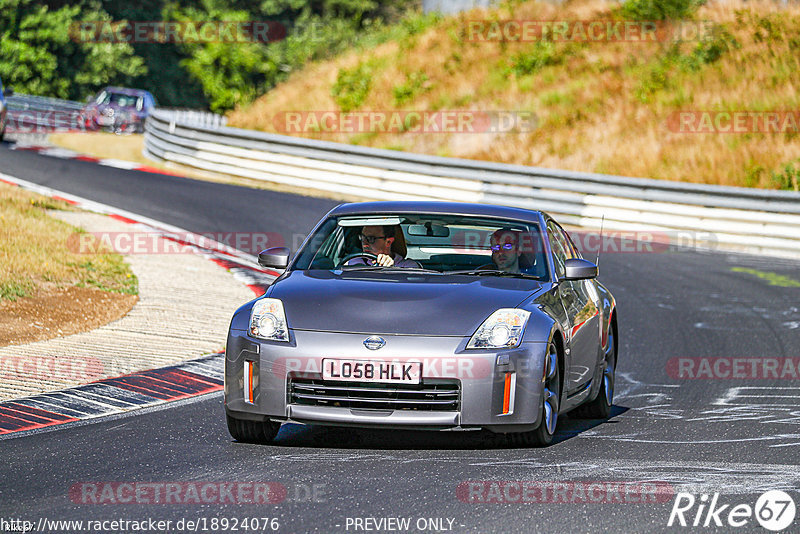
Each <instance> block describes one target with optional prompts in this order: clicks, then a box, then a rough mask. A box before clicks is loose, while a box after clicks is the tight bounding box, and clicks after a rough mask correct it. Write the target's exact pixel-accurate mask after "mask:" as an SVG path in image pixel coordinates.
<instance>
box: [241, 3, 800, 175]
mask: <svg viewBox="0 0 800 534" xmlns="http://www.w3.org/2000/svg"><path fill="white" fill-rule="evenodd" d="M617 5H618V4H617V3H612V2H605V1H600V0H576V1H574V2H568V3H566V4H564V5H553V4H546V3H537V2H525V3H521V4H517V5H516V6H513V7H511V8H507V9H505V10H494V11H482V10H474V11H472V12H469V13H466V14H462V15H461V16H460V17H451V18H448V19H444V20H443V21H441V22H440V23H438V24H436V25H435V26H433V27H432V28H430V29H428V30H427V31H425V32H423V33H421V34H417V35H413V36H410V37H408V38H406V39H404V40H402V41H401V42H390V43H386V44H383V45H380V46H378V47H377V48H374V49H372V50H369V51H367V52H361V53H355V52H354V53H351V54H349V55H345V56H341V57H338V58H335V59H333V60H330V61H325V62H319V63H315V64H311V65H309V66H308V67H307V68H306V69H304V70H302V71H300V72H298V73H296V74H295V75H293V76H292V77H291V78H290V79H289V80H288V81H287V82H285V83H283V84H281V85H279V86H278V87H276V88H275V89H273V90H272V91H270V92H269V93H267V94H266V95H264V96H263V97H261V98H260V99H258V100H257V101H256V102H255V103H253V104H252V105H251V106H249V107H247V108H244V109H238V110H236V111H235V112H233V113H231V114H230V123H229V124H230V125H231V126H238V127H242V128H251V129H259V130H265V131H271V132H276V131H277V132H278V133H281V132H280V131H279V128H276V124H279V123H278V122H276V117H280V116H281V115H282V113H283V112H286V111H312V110H313V111H330V110H340V106H339V104H337V100H336V99H335V98H334V96H332V88H333V87H334V86H335V84H336V83H337V77H338V76H339V73H340V72H347V71H350V72H351V73H352V72H355V71H356V70H357V68H358V67H359V66H361V67H362V70H361V71H360V72H356V77H358V76H361V77H362V78H368V79H369V81H368V91H367V93H366V96H365V97H364V98H363V101H358V99H356V104H357V105H356V107H355V109H356V110H358V111H367V110H380V111H391V110H399V109H405V110H466V111H492V110H520V111H529V112H532V113H533V114H535V117H536V118H537V121H536V124H537V127H536V128H535V129H533V131H528V132H522V133H481V134H476V133H412V132H405V133H369V132H368V133H363V132H350V133H343V134H342V133H338V134H336V133H320V132H313V131H307V132H303V133H300V134H295V135H303V136H305V137H311V138H319V139H326V140H332V141H339V142H345V143H356V144H362V145H367V146H373V147H380V148H392V149H399V150H407V151H412V152H422V153H429V154H436V155H444V156H454V157H463V158H473V159H484V160H494V161H502V162H507V163H519V164H525V165H534V166H541V167H550V168H563V169H573V170H579V171H590V172H602V173H610V174H618V175H627V176H645V177H652V178H661V179H673V180H683V181H690V182H700V183H711V184H724V185H743V186H751V187H764V188H780V187H783V188H796V187H797V176H798V174H800V171H797V170H785V166H786V165H787V164H793V165H794V168H800V143H798V135H797V134H793V133H684V132H679V131H674V128H671V127H670V123H669V120H670V117H671V116H674V114H675V113H676V112H678V111H685V110H693V111H695V110H700V111H790V110H794V111H797V110H798V109H800V93H799V92H798V91H800V75H799V74H798V72H800V37H798V35H800V6H796V5H789V6H780V5H778V4H777V3H773V2H764V3H759V2H747V3H737V2H715V3H712V4H710V5H708V6H704V7H702V8H701V9H700V11H699V12H698V13H697V15H696V17H695V18H696V20H698V21H712V22H713V23H714V24H715V27H716V29H715V31H714V32H713V34H712V37H711V38H710V39H709V40H707V41H703V42H697V41H686V42H682V43H677V44H674V43H664V42H658V43H644V42H555V43H551V44H549V45H546V46H545V45H542V43H538V42H497V41H493V42H475V41H474V40H470V39H468V38H467V25H468V23H469V21H475V20H511V19H514V20H584V21H589V20H598V19H603V20H610V19H614V18H617V19H618V18H619V16H620V15H619V14H618V13H616V11H615V9H616V6H617ZM531 61H533V62H535V61H539V62H540V63H539V66H538V67H537V66H536V65H534V66H533V67H531V63H530V62H531ZM526 62H528V63H526ZM398 95H400V97H399V98H398ZM340 103H341V101H340Z"/></svg>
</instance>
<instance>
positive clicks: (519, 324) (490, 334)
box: [467, 308, 531, 349]
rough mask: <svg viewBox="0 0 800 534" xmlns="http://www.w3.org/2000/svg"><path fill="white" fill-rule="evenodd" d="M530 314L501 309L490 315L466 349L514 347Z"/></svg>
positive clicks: (518, 310) (512, 309)
mask: <svg viewBox="0 0 800 534" xmlns="http://www.w3.org/2000/svg"><path fill="white" fill-rule="evenodd" d="M530 315H531V312H529V311H526V310H520V309H517V308H501V309H499V310H497V311H496V312H494V313H493V314H491V315H490V316H489V318H488V319H486V320H485V321H484V322H483V324H482V325H481V326H480V328H478V330H476V331H475V333H474V334H473V335H472V338H471V339H470V340H469V343H467V348H468V349H501V348H510V347H516V346H517V345H519V343H520V341H522V332H523V330H525V324H526V323H527V322H528V317H530Z"/></svg>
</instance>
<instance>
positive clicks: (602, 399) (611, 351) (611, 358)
mask: <svg viewBox="0 0 800 534" xmlns="http://www.w3.org/2000/svg"><path fill="white" fill-rule="evenodd" d="M616 330H617V326H616V322H615V321H614V320H613V319H612V323H611V326H610V327H609V329H608V347H607V348H606V351H605V354H604V358H603V376H602V380H603V382H602V383H601V384H600V392H599V393H598V394H597V397H596V398H595V399H594V400H593V401H590V402H587V403H586V404H584V405H582V406H578V408H576V409H575V411H574V412H573V413H574V414H575V416H576V417H580V418H582V419H608V418H609V417H610V416H611V407H612V406H613V405H614V382H615V379H616V377H615V374H616V370H617V350H618V346H619V344H618V343H617V332H616Z"/></svg>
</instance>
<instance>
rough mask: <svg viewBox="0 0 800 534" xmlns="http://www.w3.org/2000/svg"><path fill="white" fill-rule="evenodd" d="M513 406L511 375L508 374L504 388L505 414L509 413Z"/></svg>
mask: <svg viewBox="0 0 800 534" xmlns="http://www.w3.org/2000/svg"><path fill="white" fill-rule="evenodd" d="M510 404H511V373H506V384H505V387H504V388H503V413H504V414H505V413H508V408H509V405H510Z"/></svg>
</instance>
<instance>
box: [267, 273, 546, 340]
mask: <svg viewBox="0 0 800 534" xmlns="http://www.w3.org/2000/svg"><path fill="white" fill-rule="evenodd" d="M540 288H541V284H539V283H538V282H536V281H535V280H530V279H521V278H510V277H496V276H465V275H457V276H453V275H435V274H422V273H403V272H402V271H399V270H396V271H383V272H363V271H362V272H352V271H351V272H344V273H342V272H332V271H322V270H313V271H293V272H291V273H289V274H287V275H286V277H285V278H281V279H280V280H278V281H276V283H274V284H273V285H272V287H271V288H270V291H269V294H268V296H269V297H272V298H277V299H281V301H283V306H284V309H285V311H286V320H287V322H288V323H289V328H290V329H293V330H315V331H328V332H351V333H363V334H389V335H391V334H395V335H397V334H411V335H427V336H469V335H472V334H473V333H474V332H475V330H476V329H477V328H478V326H480V324H481V323H482V322H483V321H484V320H485V319H486V318H487V317H488V316H489V315H490V314H491V313H492V312H494V311H495V310H497V309H498V308H514V307H516V306H517V305H518V304H520V303H521V302H522V301H524V300H525V299H527V298H528V297H530V296H531V295H532V294H533V293H534V292H536V291H537V290H538V289H540Z"/></svg>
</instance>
